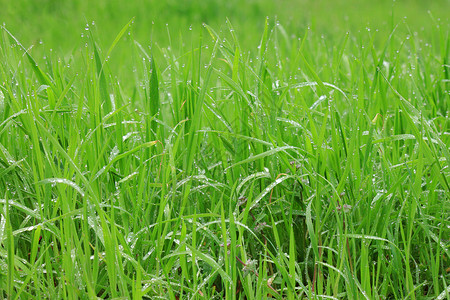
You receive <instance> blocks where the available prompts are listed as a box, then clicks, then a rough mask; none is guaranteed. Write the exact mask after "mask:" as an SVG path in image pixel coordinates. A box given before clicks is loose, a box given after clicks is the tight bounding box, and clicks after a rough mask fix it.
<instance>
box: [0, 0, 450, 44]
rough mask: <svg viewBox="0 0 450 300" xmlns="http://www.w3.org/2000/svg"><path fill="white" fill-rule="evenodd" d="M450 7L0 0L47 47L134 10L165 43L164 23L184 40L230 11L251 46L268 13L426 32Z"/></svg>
mask: <svg viewBox="0 0 450 300" xmlns="http://www.w3.org/2000/svg"><path fill="white" fill-rule="evenodd" d="M449 11H450V1H449V0H433V1H426V0H409V1H408V0H397V1H392V0H370V1H368V0H359V1H358V0H348V1H342V0H338V1H324V0H316V1H314V0H259V1H258V0H226V1H223V0H190V1H177V0H127V1H123V0H97V1H88V0H68V1H61V0H14V1H12V0H0V23H2V24H4V25H5V26H6V28H8V30H10V31H11V32H12V33H13V34H14V35H15V36H16V37H17V38H18V39H19V40H20V41H21V42H22V43H23V44H24V45H25V46H30V45H32V44H39V42H40V41H41V42H42V41H43V42H44V44H45V45H46V48H47V49H48V48H52V49H54V50H56V51H63V52H68V51H71V50H73V49H74V48H76V47H79V44H80V43H81V42H82V41H81V35H82V33H83V30H84V28H85V27H86V24H91V26H92V21H94V22H95V25H96V30H97V32H98V35H99V40H100V41H101V42H102V44H103V47H107V46H108V45H109V44H110V43H111V42H112V40H113V39H114V37H115V36H116V35H117V33H118V32H119V31H120V29H121V28H122V27H123V26H124V25H125V24H126V23H127V22H128V21H129V20H130V19H131V18H133V17H135V22H134V26H133V27H134V28H133V32H134V35H135V38H136V39H137V40H138V41H140V42H141V43H143V44H148V43H149V42H150V40H151V39H153V41H154V42H157V43H158V44H159V45H162V46H164V45H167V44H168V42H169V39H168V34H167V31H168V30H167V28H166V27H168V28H169V30H170V33H171V37H172V39H173V40H177V38H178V37H179V35H184V36H183V41H184V42H186V39H189V35H188V34H186V33H189V28H192V31H193V33H198V31H199V30H200V29H201V25H202V23H203V22H205V23H207V24H208V25H210V26H212V27H213V28H215V29H217V30H220V28H225V21H226V18H228V19H229V20H230V21H231V23H232V24H233V26H234V27H235V29H236V32H237V33H238V37H239V39H240V41H241V42H242V43H243V45H244V46H249V45H251V46H253V45H255V44H257V42H258V40H259V38H260V35H261V32H262V28H263V26H264V20H265V17H266V16H268V17H269V18H270V20H271V21H272V22H275V21H276V20H279V21H280V23H281V24H282V25H283V26H284V27H285V28H286V31H287V32H288V33H289V34H290V35H297V36H302V35H303V34H304V31H305V29H306V28H307V27H310V28H311V29H312V30H314V31H315V32H317V33H318V34H323V35H325V36H339V37H340V36H342V34H344V33H345V32H347V31H350V33H351V34H355V33H356V32H357V31H360V30H366V28H370V29H371V30H378V31H379V32H381V33H382V34H389V32H391V30H392V28H393V26H395V25H397V24H402V23H404V20H405V19H406V22H407V24H408V27H409V28H405V26H403V27H402V29H401V30H411V31H414V32H423V33H424V34H423V35H424V36H428V33H429V32H431V28H432V27H433V26H436V23H438V22H446V23H448V12H449ZM439 19H440V21H439ZM166 24H168V25H167V26H166Z"/></svg>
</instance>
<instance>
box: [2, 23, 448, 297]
mask: <svg viewBox="0 0 450 300" xmlns="http://www.w3.org/2000/svg"><path fill="white" fill-rule="evenodd" d="M436 22H437V23H436V26H435V27H434V35H433V36H436V39H435V40H434V41H433V43H429V42H427V40H426V39H425V38H423V37H421V36H420V34H417V33H415V32H411V31H410V28H409V27H408V25H407V24H406V23H401V24H398V25H397V26H393V27H392V32H390V34H382V33H377V32H376V31H375V32H372V31H367V32H362V33H359V34H357V35H352V34H344V35H341V36H338V37H337V38H336V37H333V38H332V39H331V40H328V39H325V38H324V37H323V36H320V35H318V34H317V33H316V32H315V31H314V30H313V29H311V30H306V31H304V32H303V33H302V35H301V36H299V37H293V36H291V32H289V31H288V30H286V29H285V28H284V27H283V26H282V25H281V24H280V23H279V22H274V23H271V22H269V20H267V21H266V23H265V25H264V27H263V30H262V31H261V32H259V33H258V34H259V37H260V38H259V42H258V46H257V47H255V48H254V49H247V48H244V47H242V46H241V45H240V40H239V37H238V35H237V34H236V31H235V29H234V28H233V26H232V25H231V23H230V22H227V23H226V28H227V29H226V30H222V31H220V32H219V31H216V30H215V28H214V27H210V26H207V25H205V26H204V27H205V28H203V30H202V31H201V34H199V35H193V36H191V37H192V39H191V42H190V44H184V46H183V37H181V38H180V40H181V42H180V44H179V45H178V43H177V42H176V39H178V37H172V36H170V43H172V42H173V43H176V45H177V47H174V46H173V45H172V46H167V47H161V46H159V45H158V44H157V43H155V42H152V43H150V44H149V45H148V44H140V43H139V42H138V41H137V40H136V39H135V38H134V35H133V32H132V30H131V27H132V26H133V21H130V22H129V23H128V24H127V25H125V27H124V28H123V29H122V30H121V31H120V32H119V34H118V35H117V36H116V38H115V39H113V42H111V46H109V47H105V48H103V47H101V46H99V37H98V33H97V31H96V29H95V28H94V29H92V26H91V25H90V26H89V27H88V28H87V29H88V30H86V32H85V34H84V36H83V43H82V46H81V47H78V48H76V49H75V50H74V51H73V52H72V54H71V55H70V56H65V57H61V56H59V55H57V54H54V53H53V51H49V52H47V53H45V58H43V59H42V58H37V57H34V56H33V50H32V49H27V48H26V47H24V46H23V45H22V44H21V43H20V41H18V40H17V39H16V38H15V37H14V35H13V34H12V33H10V32H9V31H8V30H7V28H5V27H2V33H1V34H2V38H1V40H0V51H1V57H2V59H1V60H0V83H1V85H0V91H1V93H0V165H1V169H0V175H1V177H0V191H1V193H2V194H1V196H0V197H1V199H0V244H1V245H2V246H1V248H0V277H1V280H0V290H1V293H2V294H1V295H2V297H7V298H9V299H28V298H31V299H33V298H37V299H41V298H51V299H76V298H82V299H93V298H97V297H98V298H122V299H166V298H168V299H302V298H311V299H316V298H317V299H320V298H332V299H380V298H383V299H406V298H411V299H436V298H438V299H445V298H446V297H448V296H449V293H450V288H449V287H448V286H449V279H450V278H449V269H448V266H449V259H450V255H449V250H448V246H449V240H448V237H449V233H450V230H449V225H450V223H449V211H450V207H449V206H450V205H449V203H450V202H449V201H448V199H449V195H450V188H449V178H450V173H449V162H450V153H449V145H450V143H449V142H450V140H449V138H450V137H449V134H448V132H449V125H450V122H449V107H448V105H449V104H448V103H449V75H448V74H449V53H450V49H449V45H450V42H449V35H448V32H449V31H448V29H449V28H448V24H446V23H445V22H441V23H439V21H436ZM438 25H439V26H438ZM137 26H139V25H137ZM94 27H95V26H94ZM100 31H101V30H100ZM172 40H173V41H172ZM375 41H382V44H378V42H375ZM170 43H169V44H170ZM431 45H433V47H434V48H438V49H437V50H435V49H431ZM105 49H106V50H105ZM123 49H126V53H127V55H128V57H127V59H128V60H127V61H132V64H131V66H121V65H120V64H121V63H122V62H123V61H121V59H120V58H117V61H115V60H114V55H113V54H114V53H115V51H124V50H123ZM121 67H123V68H121ZM118 69H119V70H120V69H121V70H122V72H119V73H115V71H114V70H116V71H117V70H118ZM128 70H129V72H127V71H128Z"/></svg>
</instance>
